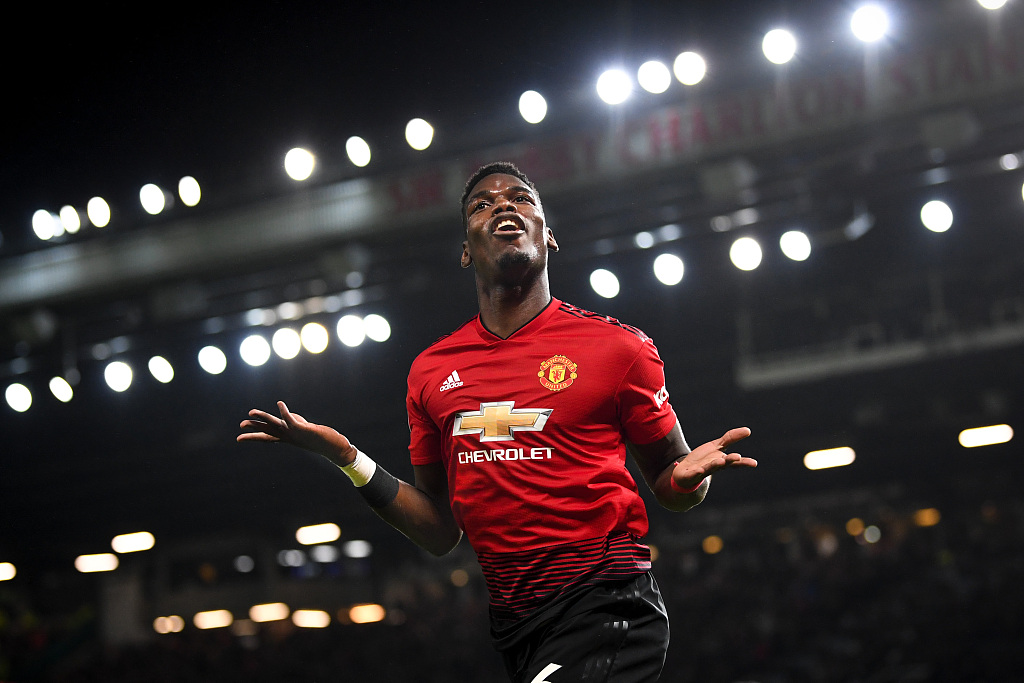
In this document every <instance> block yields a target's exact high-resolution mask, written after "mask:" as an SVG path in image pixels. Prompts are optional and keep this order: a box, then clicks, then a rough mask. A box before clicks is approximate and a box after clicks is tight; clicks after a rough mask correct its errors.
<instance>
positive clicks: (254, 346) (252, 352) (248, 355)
mask: <svg viewBox="0 0 1024 683" xmlns="http://www.w3.org/2000/svg"><path fill="white" fill-rule="evenodd" d="M238 355H240V356H241V357H242V360H244V361H245V362H246V363H247V364H249V365H251V366H253V367H254V368H255V367H259V366H261V365H263V364H264V363H266V362H267V361H268V360H270V343H269V342H268V341H267V340H266V338H264V337H263V335H259V334H250V335H249V336H248V337H246V338H245V339H243V340H242V343H241V344H239V345H238Z"/></svg>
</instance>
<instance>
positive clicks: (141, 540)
mask: <svg viewBox="0 0 1024 683" xmlns="http://www.w3.org/2000/svg"><path fill="white" fill-rule="evenodd" d="M155 543H156V539H155V538H153V534H151V533H149V532H148V531H137V532H135V533H134V534H121V535H120V536H114V538H113V540H111V541H110V547H111V548H113V549H114V552H118V553H137V552H139V551H140V550H149V549H150V548H152V547H153V545H154V544H155Z"/></svg>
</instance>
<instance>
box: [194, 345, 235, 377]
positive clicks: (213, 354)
mask: <svg viewBox="0 0 1024 683" xmlns="http://www.w3.org/2000/svg"><path fill="white" fill-rule="evenodd" d="M198 357H199V367H201V368H202V369H203V370H206V371H207V372H208V373H210V374H211V375H219V374H220V373H222V372H224V370H225V369H226V368H227V367H228V357H227V356H225V355H224V352H223V351H221V350H220V349H218V348H217V347H216V346H204V347H203V348H201V349H199V356H198Z"/></svg>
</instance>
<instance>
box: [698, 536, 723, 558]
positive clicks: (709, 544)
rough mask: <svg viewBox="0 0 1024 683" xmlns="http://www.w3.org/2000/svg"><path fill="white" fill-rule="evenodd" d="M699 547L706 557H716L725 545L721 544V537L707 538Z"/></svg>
mask: <svg viewBox="0 0 1024 683" xmlns="http://www.w3.org/2000/svg"><path fill="white" fill-rule="evenodd" d="M700 546H701V548H702V549H703V550H704V552H706V553H707V554H708V555H717V554H718V553H720V552H722V548H723V547H724V546H725V544H724V543H723V542H722V537H721V536H707V537H705V538H704V540H703V541H701V544H700Z"/></svg>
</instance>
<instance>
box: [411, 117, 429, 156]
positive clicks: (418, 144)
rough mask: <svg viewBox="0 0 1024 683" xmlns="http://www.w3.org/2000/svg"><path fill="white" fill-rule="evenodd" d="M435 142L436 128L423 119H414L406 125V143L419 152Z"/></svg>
mask: <svg viewBox="0 0 1024 683" xmlns="http://www.w3.org/2000/svg"><path fill="white" fill-rule="evenodd" d="M433 140H434V127H433V126H431V125H430V124H429V123H427V122H426V121H424V120H423V119H412V120H411V121H409V123H407V124H405V141H406V142H408V143H409V146H410V147H412V148H413V149H415V150H416V151H418V152H422V151H423V150H425V149H426V148H427V147H430V143H431V142H433Z"/></svg>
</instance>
